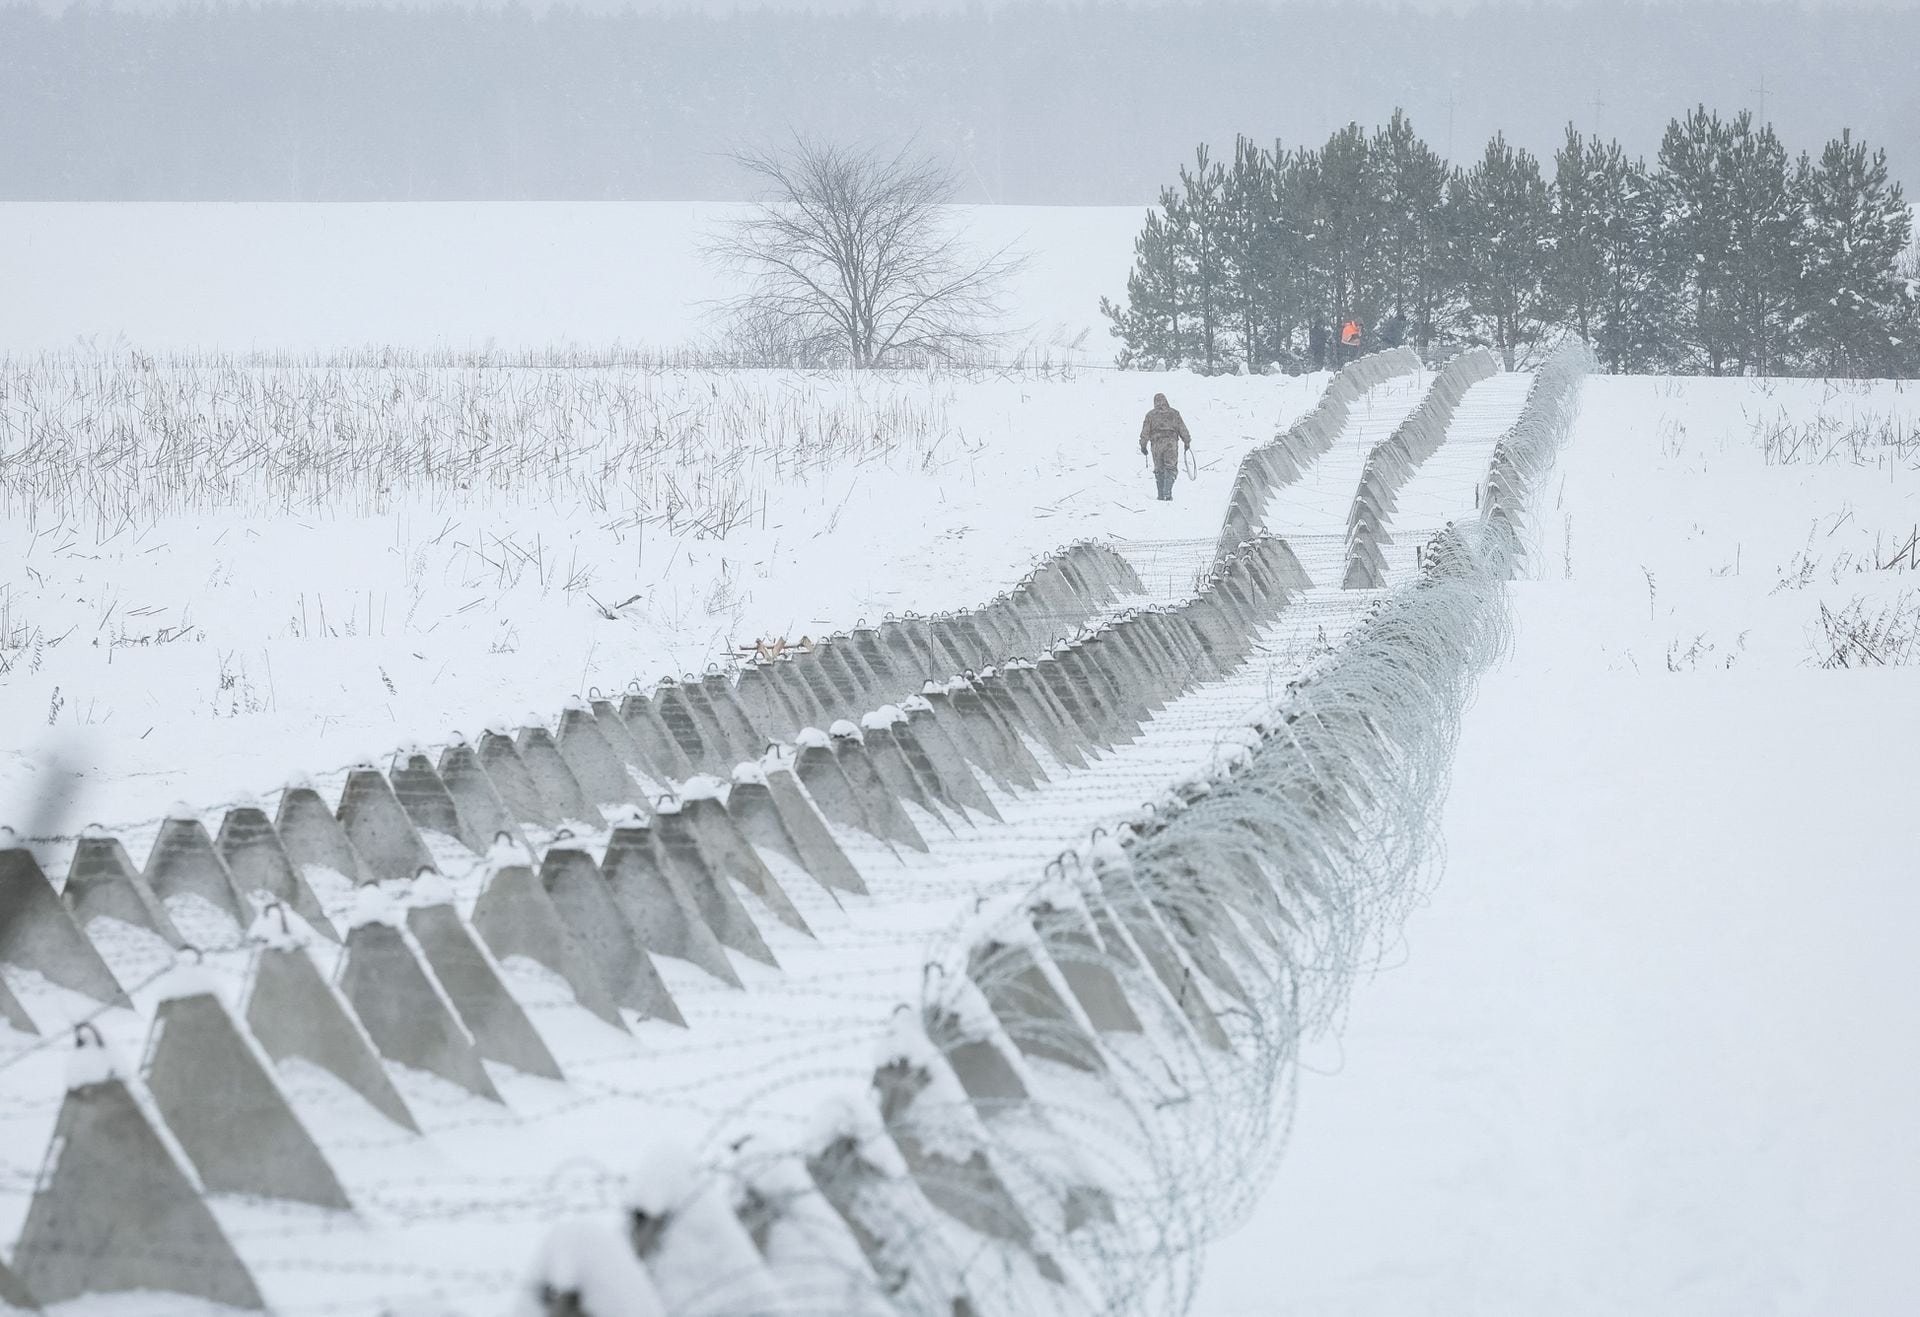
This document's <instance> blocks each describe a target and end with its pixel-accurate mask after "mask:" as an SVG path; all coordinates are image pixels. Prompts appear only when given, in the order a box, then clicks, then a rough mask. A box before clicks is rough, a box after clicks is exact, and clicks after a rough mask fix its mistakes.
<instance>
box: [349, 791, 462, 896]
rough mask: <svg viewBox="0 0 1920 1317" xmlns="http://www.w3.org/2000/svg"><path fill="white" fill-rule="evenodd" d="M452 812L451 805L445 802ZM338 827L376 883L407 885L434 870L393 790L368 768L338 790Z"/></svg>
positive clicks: (411, 822)
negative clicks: (401, 883) (420, 873)
mask: <svg viewBox="0 0 1920 1317" xmlns="http://www.w3.org/2000/svg"><path fill="white" fill-rule="evenodd" d="M447 807H448V809H449V810H451V809H452V802H451V801H449V802H448V806H447ZM338 817H339V819H340V826H341V828H342V829H343V830H344V831H345V832H346V834H347V840H349V841H351V842H352V843H353V849H354V853H355V854H357V855H358V856H359V857H360V859H361V862H362V863H364V864H365V865H366V868H367V872H369V873H371V874H372V875H373V877H374V879H375V880H376V881H379V882H410V881H412V879H413V878H414V877H415V876H416V875H417V874H418V873H419V872H420V871H421V870H422V869H434V868H435V866H434V863H433V856H432V855H431V854H430V853H429V852H428V850H427V844H426V843H425V842H423V841H421V840H420V834H419V832H417V831H416V830H415V829H414V826H413V820H412V819H410V818H408V817H407V811H406V810H405V809H404V808H402V807H401V804H400V801H399V798H398V797H396V796H395V795H394V794H393V788H392V787H390V786H388V785H387V779H386V778H384V777H382V776H381V775H380V770H378V769H376V768H374V767H372V766H371V765H363V766H362V767H359V768H356V769H353V770H352V771H351V772H349V773H348V774H347V784H346V786H344V787H342V788H341V790H340V809H339V811H338Z"/></svg>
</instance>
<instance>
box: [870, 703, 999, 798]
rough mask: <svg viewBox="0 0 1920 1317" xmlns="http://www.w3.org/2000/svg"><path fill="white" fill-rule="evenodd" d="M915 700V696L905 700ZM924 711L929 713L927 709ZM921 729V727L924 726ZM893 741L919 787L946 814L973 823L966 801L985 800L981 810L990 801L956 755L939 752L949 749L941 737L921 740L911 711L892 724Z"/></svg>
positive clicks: (948, 745) (970, 771)
mask: <svg viewBox="0 0 1920 1317" xmlns="http://www.w3.org/2000/svg"><path fill="white" fill-rule="evenodd" d="M916 701H918V697H915V698H914V700H910V701H909V703H910V704H911V703H914V702H916ZM925 712H927V713H931V710H927V711H925ZM921 730H925V729H924V727H923V728H922V729H921ZM893 740H894V743H895V744H896V745H898V746H899V747H900V753H901V754H902V755H904V756H905V757H906V760H907V767H908V768H910V769H911V770H912V771H913V775H914V777H915V778H917V779H918V780H919V782H920V784H921V786H922V788H923V789H924V790H925V791H926V792H927V794H928V795H930V796H932V797H933V798H934V799H935V800H937V801H939V802H940V805H941V807H942V808H944V809H945V810H946V812H947V813H948V814H950V815H952V816H953V817H955V818H957V819H959V820H961V821H962V822H964V823H966V824H968V825H969V826H976V825H975V824H974V820H973V816H972V814H971V813H969V812H968V811H969V805H968V802H969V801H970V800H985V801H986V808H982V809H981V810H980V812H981V813H986V812H987V809H990V808H991V807H992V804H993V802H992V801H991V800H988V799H987V796H986V793H985V792H984V791H981V789H980V783H979V782H978V781H976V780H975V779H974V776H973V772H972V770H971V769H969V768H968V767H967V766H966V764H965V762H964V761H962V760H961V759H960V757H959V755H958V754H953V753H945V754H943V753H941V751H943V750H945V751H950V748H951V747H950V744H949V743H947V742H946V741H945V737H944V736H939V735H936V736H932V737H929V738H928V739H927V740H922V739H921V735H920V731H919V730H916V729H915V728H914V725H913V714H912V713H911V712H908V713H906V714H905V715H904V716H903V717H902V718H901V720H900V721H899V722H897V723H895V724H894V725H893ZM936 742H938V743H939V744H938V746H937V748H936V745H935V743H936Z"/></svg>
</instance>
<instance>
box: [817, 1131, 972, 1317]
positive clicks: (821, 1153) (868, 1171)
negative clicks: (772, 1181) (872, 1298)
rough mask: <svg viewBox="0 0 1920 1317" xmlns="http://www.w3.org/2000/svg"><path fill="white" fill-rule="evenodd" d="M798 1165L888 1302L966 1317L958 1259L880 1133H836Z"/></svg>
mask: <svg viewBox="0 0 1920 1317" xmlns="http://www.w3.org/2000/svg"><path fill="white" fill-rule="evenodd" d="M806 1164H807V1175H808V1177H809V1178H810V1179H811V1180H812V1181H813V1183H814V1186H815V1187H816V1188H817V1189H819V1191H820V1194H821V1196H822V1197H823V1198H825V1199H826V1201H827V1203H828V1204H829V1205H830V1206H831V1207H832V1208H833V1210H834V1211H835V1212H836V1213H837V1214H838V1215H839V1217H840V1219H841V1220H843V1221H844V1222H846V1224H847V1229H848V1230H849V1231H850V1232H851V1233H852V1235H853V1238H854V1241H855V1242H856V1243H857V1244H858V1245H859V1246H860V1251H861V1252H862V1253H863V1254H865V1256H866V1259H867V1265H868V1266H869V1267H871V1268H872V1269H873V1273H874V1275H875V1276H876V1277H877V1278H878V1279H879V1282H880V1289H881V1291H882V1293H884V1294H886V1295H887V1296H888V1297H889V1298H890V1299H891V1300H892V1302H893V1305H894V1307H895V1308H897V1309H898V1310H899V1311H901V1312H911V1313H930V1314H941V1315H942V1317H944V1315H945V1314H954V1317H960V1315H961V1314H966V1315H967V1317H972V1314H973V1313H974V1308H973V1306H972V1301H971V1299H970V1298H969V1297H968V1296H967V1290H966V1285H965V1283H964V1281H963V1279H962V1272H963V1264H962V1263H961V1262H960V1261H959V1259H957V1258H955V1257H954V1256H953V1255H952V1253H951V1251H950V1247H949V1246H948V1245H947V1244H946V1243H945V1241H944V1240H942V1239H941V1237H940V1231H939V1228H938V1226H937V1225H936V1224H935V1220H934V1218H933V1213H932V1208H931V1207H930V1205H929V1204H928V1203H927V1200H926V1198H925V1196H924V1195H923V1194H921V1192H920V1190H919V1189H918V1187H917V1186H916V1185H915V1184H914V1183H913V1181H912V1180H911V1179H910V1178H909V1177H908V1175H907V1174H906V1166H905V1164H904V1163H903V1162H902V1161H901V1158H900V1152H899V1150H898V1149H897V1148H895V1147H894V1146H893V1143H892V1140H890V1139H888V1138H887V1137H886V1135H885V1133H884V1132H881V1131H877V1130H876V1131H872V1132H869V1131H864V1130H862V1131H857V1132H855V1131H849V1132H845V1133H841V1134H838V1135H836V1136H835V1137H833V1138H831V1139H829V1140H828V1141H827V1142H826V1143H825V1144H824V1146H822V1147H821V1148H820V1149H819V1150H818V1151H817V1152H814V1153H812V1154H810V1155H809V1156H808V1157H807V1159H806Z"/></svg>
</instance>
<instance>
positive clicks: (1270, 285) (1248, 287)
mask: <svg viewBox="0 0 1920 1317" xmlns="http://www.w3.org/2000/svg"><path fill="white" fill-rule="evenodd" d="M1278 149H1279V148H1278V146H1277V145H1276V147H1275V152H1276V153H1277V152H1278ZM1276 186H1277V173H1276V169H1275V165H1274V157H1273V156H1272V155H1269V154H1268V153H1266V152H1265V151H1262V150H1261V149H1260V148H1259V147H1257V146H1255V145H1254V144H1253V143H1252V142H1250V141H1248V140H1247V139H1246V138H1244V137H1242V138H1239V139H1237V140H1236V141H1235V142H1234V147H1233V164H1232V165H1231V166H1230V167H1229V168H1228V169H1227V173H1226V180H1225V182H1224V184H1223V186H1222V188H1221V208H1222V211H1223V213H1224V217H1225V218H1224V221H1223V223H1222V224H1221V225H1220V242H1221V246H1222V252H1223V255H1224V258H1225V264H1226V273H1227V281H1228V286H1229V288H1230V289H1231V293H1230V296H1229V301H1230V303H1231V306H1232V312H1233V321H1234V326H1233V335H1234V338H1235V339H1236V340H1237V344H1238V351H1239V356H1240V361H1241V364H1242V365H1243V366H1244V367H1245V368H1246V370H1248V371H1249V372H1253V371H1258V370H1260V369H1261V368H1263V367H1264V366H1266V365H1267V364H1268V363H1270V362H1273V361H1276V360H1278V358H1279V357H1280V355H1281V354H1282V352H1283V344H1284V339H1285V336H1286V334H1287V332H1288V331H1289V330H1290V329H1291V328H1292V320H1291V317H1290V315H1289V311H1288V305H1287V304H1288V302H1289V301H1290V298H1289V297H1288V288H1287V285H1288V282H1289V275H1290V274H1291V269H1290V264H1291V263H1290V262H1289V261H1288V259H1287V253H1286V251H1285V243H1284V237H1283V235H1282V233H1281V232H1280V217H1279V197H1278V194H1277V192H1276V190H1275V189H1276Z"/></svg>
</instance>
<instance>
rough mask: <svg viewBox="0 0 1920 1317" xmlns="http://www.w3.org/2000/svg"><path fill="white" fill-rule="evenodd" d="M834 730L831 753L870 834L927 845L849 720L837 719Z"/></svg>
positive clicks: (917, 846)
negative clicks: (858, 804) (856, 799)
mask: <svg viewBox="0 0 1920 1317" xmlns="http://www.w3.org/2000/svg"><path fill="white" fill-rule="evenodd" d="M835 727H836V728H837V729H839V730H836V731H835V732H834V733H833V757H834V758H835V759H837V760H838V761H839V763H840V771H841V772H842V773H844V774H845V775H846V779H847V782H848V784H849V785H851V786H852V788H853V793H854V795H855V797H856V798H858V800H859V801H860V809H861V812H862V813H864V814H865V815H866V818H867V822H868V825H869V828H870V830H871V831H872V832H873V834H874V835H875V836H877V837H879V838H880V839H881V840H882V841H889V842H894V843H896V844H898V845H901V846H906V847H910V848H911V849H913V850H916V851H925V850H927V849H928V847H927V840H926V838H925V837H922V836H921V835H920V829H918V828H916V827H915V826H914V825H913V820H912V819H910V818H908V817H907V813H906V811H905V810H903V809H901V808H900V802H899V800H898V799H897V798H895V796H894V794H893V791H892V790H891V789H890V788H889V787H888V786H887V783H886V780H885V779H884V778H882V777H881V776H880V770H879V769H878V768H877V767H875V766H874V762H873V758H872V756H870V755H869V754H868V753H867V747H866V743H865V742H864V741H862V740H861V739H860V734H859V732H858V730H857V729H856V728H854V726H853V724H851V723H836V724H835Z"/></svg>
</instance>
